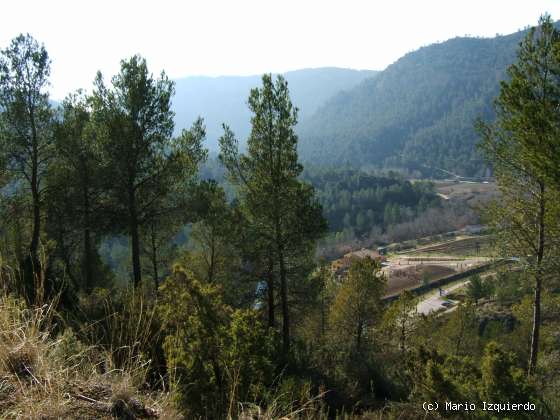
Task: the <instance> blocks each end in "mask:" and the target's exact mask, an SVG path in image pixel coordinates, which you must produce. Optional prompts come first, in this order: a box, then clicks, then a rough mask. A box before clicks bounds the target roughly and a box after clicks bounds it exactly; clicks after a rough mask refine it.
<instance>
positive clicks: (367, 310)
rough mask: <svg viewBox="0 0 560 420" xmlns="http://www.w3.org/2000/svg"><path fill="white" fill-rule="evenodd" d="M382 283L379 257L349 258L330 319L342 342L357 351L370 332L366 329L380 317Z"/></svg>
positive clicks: (360, 348)
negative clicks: (350, 260)
mask: <svg viewBox="0 0 560 420" xmlns="http://www.w3.org/2000/svg"><path fill="white" fill-rule="evenodd" d="M385 283H386V280H385V277H384V276H383V274H382V272H381V265H380V263H379V262H378V261H375V260H373V259H371V258H369V257H366V258H362V259H358V258H356V259H354V260H353V261H352V264H351V265H350V269H349V270H348V275H347V277H346V278H345V279H344V280H343V282H342V284H341V285H340V288H339V289H338V291H337V293H336V296H335V298H334V302H333V308H332V309H331V312H330V322H331V324H332V325H333V328H334V330H336V331H338V334H337V340H340V344H341V345H342V346H344V347H346V346H350V349H352V350H353V351H356V352H358V353H359V352H360V351H361V350H362V348H363V345H364V343H363V341H364V339H367V338H368V336H370V335H371V333H369V334H368V330H370V329H371V328H372V327H373V325H374V323H375V322H377V321H378V320H379V319H380V317H381V313H382V303H381V298H382V297H383V294H384V293H385Z"/></svg>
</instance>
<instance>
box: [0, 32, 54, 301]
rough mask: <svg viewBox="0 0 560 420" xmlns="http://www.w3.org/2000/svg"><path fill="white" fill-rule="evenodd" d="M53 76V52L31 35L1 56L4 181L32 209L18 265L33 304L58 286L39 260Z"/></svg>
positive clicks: (17, 40)
mask: <svg viewBox="0 0 560 420" xmlns="http://www.w3.org/2000/svg"><path fill="white" fill-rule="evenodd" d="M49 75H50V60H49V56H48V54H47V51H46V49H45V47H44V46H42V45H39V43H38V42H37V41H36V40H35V39H34V38H33V37H32V36H31V35H29V34H27V35H23V34H22V35H19V36H18V37H16V38H14V39H13V40H12V42H11V44H10V46H9V47H8V48H6V49H4V50H2V51H1V53H0V110H1V112H0V163H2V166H3V167H2V170H1V171H0V172H1V173H2V176H1V177H0V178H4V177H5V176H6V175H7V176H8V177H7V179H5V180H3V181H4V182H6V181H9V182H10V186H11V189H12V192H13V193H17V194H23V196H24V197H25V200H29V203H28V206H29V208H31V215H29V216H28V219H29V220H30V222H31V223H30V224H31V232H30V234H29V246H28V248H27V252H25V254H24V255H23V256H22V257H24V258H25V261H23V260H20V261H17V264H21V265H22V266H23V268H24V270H22V271H23V274H24V275H23V276H22V279H21V280H22V282H23V283H24V287H23V288H24V289H25V290H23V291H22V292H23V294H24V296H25V297H26V298H27V299H28V301H29V302H35V301H37V302H41V301H42V300H43V298H44V297H45V294H46V293H52V290H49V289H52V288H53V285H52V284H48V283H50V282H45V281H44V279H43V280H40V279H39V277H40V276H41V274H40V272H41V271H42V270H43V271H44V264H42V263H43V262H44V261H41V258H40V256H39V248H40V242H41V234H42V211H43V207H44V197H43V196H44V192H45V182H44V181H45V177H46V174H47V172H48V167H49V162H50V161H51V160H52V156H53V125H54V124H53V122H54V118H53V117H54V116H53V111H52V110H51V107H50V104H49V96H48V92H47V91H46V88H47V86H48V83H49V81H48V78H49ZM18 217H19V215H18ZM21 227H22V226H21V225H20V226H17V229H18V230H19V228H21ZM25 236H27V235H25ZM26 239H27V238H26ZM45 283H47V284H45ZM45 288H46V289H47V290H45Z"/></svg>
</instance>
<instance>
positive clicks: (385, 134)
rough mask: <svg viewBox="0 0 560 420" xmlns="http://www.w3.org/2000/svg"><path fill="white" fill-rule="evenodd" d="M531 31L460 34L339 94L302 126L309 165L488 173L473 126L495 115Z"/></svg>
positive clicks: (407, 56)
mask: <svg viewBox="0 0 560 420" xmlns="http://www.w3.org/2000/svg"><path fill="white" fill-rule="evenodd" d="M525 32H526V31H519V32H516V33H513V34H509V35H500V36H497V37H494V38H471V37H455V38H452V39H450V40H447V41H444V42H440V43H437V44H431V45H428V46H425V47H421V48H419V49H418V50H415V51H412V52H409V53H407V54H405V55H404V56H403V57H401V58H400V59H399V60H397V61H395V62H394V63H393V64H391V65H390V66H388V67H387V68H386V69H385V70H383V71H381V72H379V73H378V74H377V75H376V77H375V78H372V79H366V80H364V81H362V82H361V83H360V84H358V85H357V86H355V87H354V88H353V89H351V90H349V91H346V92H343V93H339V94H337V95H335V96H333V97H332V98H331V99H330V100H328V101H327V102H326V103H325V104H324V105H323V106H322V107H320V108H319V109H318V110H317V111H316V112H315V114H314V115H312V116H311V117H310V118H307V119H306V121H304V122H303V123H302V124H301V126H300V127H299V129H298V134H299V135H300V153H301V156H302V159H303V161H304V162H313V164H326V165H337V164H340V163H341V162H342V163H346V164H348V165H350V166H353V167H358V168H370V167H373V168H397V169H405V170H407V171H409V172H419V173H421V174H422V175H434V170H436V169H435V168H442V169H445V170H450V171H453V172H455V171H456V172H457V173H459V174H460V175H470V176H473V175H478V176H479V175H482V174H484V173H485V172H486V171H487V168H486V165H485V164H484V162H483V161H482V159H481V157H480V156H479V154H478V152H477V151H476V146H475V145H476V142H477V136H476V133H475V132H474V129H473V121H474V120H475V119H476V118H478V117H482V118H484V119H489V118H492V115H493V113H492V101H493V99H494V98H495V96H496V95H497V94H498V91H499V81H500V80H503V79H504V78H505V77H506V68H507V67H508V66H509V64H511V63H513V62H514V61H515V56H516V47H517V45H518V43H519V42H520V41H521V40H522V38H523V35H524V34H525Z"/></svg>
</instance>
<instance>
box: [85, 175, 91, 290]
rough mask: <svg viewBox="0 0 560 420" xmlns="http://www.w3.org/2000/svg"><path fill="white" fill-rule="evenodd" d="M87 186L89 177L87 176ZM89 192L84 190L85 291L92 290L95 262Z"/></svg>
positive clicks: (86, 189)
mask: <svg viewBox="0 0 560 420" xmlns="http://www.w3.org/2000/svg"><path fill="white" fill-rule="evenodd" d="M86 185H87V176H86ZM89 211H90V210H89V191H88V188H87V186H86V187H85V188H84V263H85V264H84V265H85V276H84V277H85V284H84V285H83V287H84V289H85V290H90V288H91V286H92V284H93V262H92V252H91V230H90V221H89V216H90V214H89Z"/></svg>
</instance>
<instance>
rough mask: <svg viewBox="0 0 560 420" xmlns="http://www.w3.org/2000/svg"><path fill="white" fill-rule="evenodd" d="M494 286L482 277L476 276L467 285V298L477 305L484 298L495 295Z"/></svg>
mask: <svg viewBox="0 0 560 420" xmlns="http://www.w3.org/2000/svg"><path fill="white" fill-rule="evenodd" d="M492 286H493V284H492V282H490V281H489V280H487V279H485V280H482V278H481V277H480V275H478V274H476V275H474V276H472V277H471V278H470V281H469V284H468V285H467V296H468V297H469V298H470V299H472V300H473V301H474V302H475V303H477V302H478V301H479V300H480V299H482V298H489V297H490V296H491V295H492V293H493V287H492Z"/></svg>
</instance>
